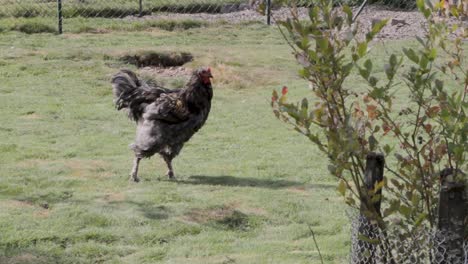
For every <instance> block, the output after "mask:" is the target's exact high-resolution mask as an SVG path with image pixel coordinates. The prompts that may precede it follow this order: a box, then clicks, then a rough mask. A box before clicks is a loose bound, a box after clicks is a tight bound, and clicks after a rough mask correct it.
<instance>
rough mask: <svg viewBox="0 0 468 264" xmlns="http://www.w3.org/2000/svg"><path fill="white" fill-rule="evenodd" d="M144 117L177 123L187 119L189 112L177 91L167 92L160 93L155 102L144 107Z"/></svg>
mask: <svg viewBox="0 0 468 264" xmlns="http://www.w3.org/2000/svg"><path fill="white" fill-rule="evenodd" d="M144 118H145V119H147V120H158V121H162V122H165V123H170V124H177V123H181V122H184V121H186V120H188V119H189V118H190V112H189V111H188V109H187V107H186V105H185V103H184V102H183V101H182V100H181V99H180V98H179V94H178V93H167V94H161V95H160V97H159V98H157V99H156V101H155V102H153V103H152V104H150V105H148V106H147V107H146V109H145V114H144Z"/></svg>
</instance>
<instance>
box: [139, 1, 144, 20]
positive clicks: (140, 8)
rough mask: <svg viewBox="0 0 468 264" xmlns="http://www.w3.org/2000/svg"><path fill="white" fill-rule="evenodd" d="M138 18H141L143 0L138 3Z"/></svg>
mask: <svg viewBox="0 0 468 264" xmlns="http://www.w3.org/2000/svg"><path fill="white" fill-rule="evenodd" d="M138 16H139V17H142V16H143V0H139V1H138Z"/></svg>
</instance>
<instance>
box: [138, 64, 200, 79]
mask: <svg viewBox="0 0 468 264" xmlns="http://www.w3.org/2000/svg"><path fill="white" fill-rule="evenodd" d="M192 71H193V70H192V69H190V68H186V67H168V68H163V67H144V68H141V69H140V73H141V74H142V75H150V76H158V77H168V78H172V77H187V78H188V77H189V76H190V75H191V74H192Z"/></svg>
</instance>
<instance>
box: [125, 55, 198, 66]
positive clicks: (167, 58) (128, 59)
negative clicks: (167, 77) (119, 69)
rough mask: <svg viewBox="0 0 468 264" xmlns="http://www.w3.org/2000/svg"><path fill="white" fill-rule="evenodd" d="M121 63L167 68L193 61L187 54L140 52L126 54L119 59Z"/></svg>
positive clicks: (191, 56)
mask: <svg viewBox="0 0 468 264" xmlns="http://www.w3.org/2000/svg"><path fill="white" fill-rule="evenodd" d="M120 60H121V61H123V62H125V63H128V64H132V65H135V66H137V67H138V68H143V67H148V66H151V67H159V68H168V67H176V66H182V65H184V64H185V63H187V62H190V61H192V60H193V55H192V54H190V53H188V52H155V51H141V52H138V53H136V54H128V55H125V56H123V57H121V58H120Z"/></svg>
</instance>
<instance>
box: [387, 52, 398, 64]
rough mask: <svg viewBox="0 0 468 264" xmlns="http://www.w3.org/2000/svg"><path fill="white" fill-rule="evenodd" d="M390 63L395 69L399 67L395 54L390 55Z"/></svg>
mask: <svg viewBox="0 0 468 264" xmlns="http://www.w3.org/2000/svg"><path fill="white" fill-rule="evenodd" d="M389 62H390V65H391V66H392V67H395V66H396V65H397V63H398V61H397V57H396V55H395V54H392V55H390V60H389Z"/></svg>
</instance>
